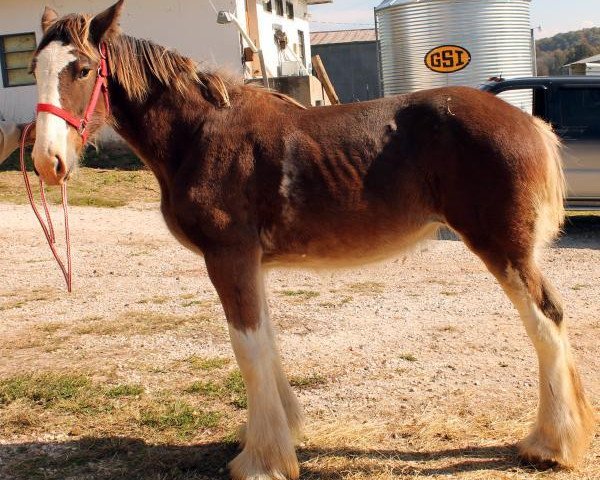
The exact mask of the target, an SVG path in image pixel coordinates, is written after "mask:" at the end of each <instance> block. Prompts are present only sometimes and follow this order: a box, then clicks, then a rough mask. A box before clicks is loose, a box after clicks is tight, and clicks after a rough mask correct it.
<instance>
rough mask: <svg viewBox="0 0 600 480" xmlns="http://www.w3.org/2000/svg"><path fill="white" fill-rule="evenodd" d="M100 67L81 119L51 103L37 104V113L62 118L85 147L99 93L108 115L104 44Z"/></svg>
mask: <svg viewBox="0 0 600 480" xmlns="http://www.w3.org/2000/svg"><path fill="white" fill-rule="evenodd" d="M99 51H100V66H99V67H98V77H97V78H96V85H94V91H93V93H92V98H90V103H88V106H87V108H86V109H85V114H84V115H83V118H80V117H76V116H75V115H73V114H72V113H70V112H67V111H66V110H64V109H63V108H60V107H57V106H55V105H52V104H51V103H38V105H37V112H38V113H40V112H47V113H51V114H53V115H56V116H57V117H60V118H62V119H63V120H64V121H65V122H67V123H68V124H69V125H71V126H73V127H74V128H75V129H76V130H77V132H78V133H79V135H81V138H82V139H83V144H84V145H85V144H86V142H87V139H88V136H89V132H88V131H87V126H88V124H89V123H90V120H91V119H92V115H93V114H94V112H95V110H96V106H97V105H98V100H99V99H100V92H102V93H103V94H104V105H105V106H106V111H107V114H108V115H110V101H109V98H108V75H109V71H108V50H107V49H106V44H105V43H104V42H102V43H101V44H100V48H99Z"/></svg>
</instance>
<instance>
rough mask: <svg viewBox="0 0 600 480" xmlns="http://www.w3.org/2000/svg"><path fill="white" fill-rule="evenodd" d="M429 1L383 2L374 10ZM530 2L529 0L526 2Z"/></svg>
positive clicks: (394, 0)
mask: <svg viewBox="0 0 600 480" xmlns="http://www.w3.org/2000/svg"><path fill="white" fill-rule="evenodd" d="M429 1H431V0H383V2H381V3H380V4H379V5H378V6H377V7H375V10H383V9H384V8H388V7H395V6H396V5H406V4H407V3H427V2H429ZM527 1H529V2H531V0H527Z"/></svg>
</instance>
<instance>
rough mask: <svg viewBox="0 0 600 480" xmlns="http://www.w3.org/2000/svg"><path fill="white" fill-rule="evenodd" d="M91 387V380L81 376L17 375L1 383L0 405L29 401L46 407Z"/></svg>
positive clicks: (55, 374) (50, 374) (51, 374)
mask: <svg viewBox="0 0 600 480" xmlns="http://www.w3.org/2000/svg"><path fill="white" fill-rule="evenodd" d="M91 386H92V382H91V380H90V379H89V378H88V377H86V376H85V375H81V374H58V373H41V374H30V375H17V376H13V377H10V378H7V379H4V380H1V381H0V405H8V404H10V403H12V402H14V401H16V400H29V401H31V402H33V403H36V404H38V405H41V406H44V407H46V406H50V405H53V404H55V403H56V402H58V401H60V400H69V399H73V398H75V397H78V396H80V395H82V394H83V393H84V392H85V391H86V390H88V389H89V388H90V387H91Z"/></svg>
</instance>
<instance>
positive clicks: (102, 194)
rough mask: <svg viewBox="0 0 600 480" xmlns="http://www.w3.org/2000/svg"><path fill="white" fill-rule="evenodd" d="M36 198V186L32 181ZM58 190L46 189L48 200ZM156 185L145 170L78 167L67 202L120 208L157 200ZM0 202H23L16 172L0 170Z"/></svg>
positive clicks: (57, 198) (56, 195) (57, 200)
mask: <svg viewBox="0 0 600 480" xmlns="http://www.w3.org/2000/svg"><path fill="white" fill-rule="evenodd" d="M32 188H33V190H34V195H36V198H39V197H38V196H39V186H38V185H37V182H32ZM60 195H61V194H60V189H58V188H48V191H47V196H48V199H49V201H50V202H52V203H60ZM159 200H160V192H159V187H158V184H157V182H156V180H155V178H154V176H153V174H152V173H151V172H149V171H145V170H139V171H121V170H98V169H92V168H79V169H78V170H77V172H76V174H75V176H74V178H73V179H72V180H71V181H70V182H69V203H70V204H71V205H78V206H92V207H108V208H114V207H121V206H124V205H128V204H129V203H132V202H144V203H148V202H158V201H159ZM0 202H3V203H17V204H24V203H27V196H26V194H25V191H24V189H23V178H22V176H21V174H20V173H19V172H13V171H11V172H2V173H0Z"/></svg>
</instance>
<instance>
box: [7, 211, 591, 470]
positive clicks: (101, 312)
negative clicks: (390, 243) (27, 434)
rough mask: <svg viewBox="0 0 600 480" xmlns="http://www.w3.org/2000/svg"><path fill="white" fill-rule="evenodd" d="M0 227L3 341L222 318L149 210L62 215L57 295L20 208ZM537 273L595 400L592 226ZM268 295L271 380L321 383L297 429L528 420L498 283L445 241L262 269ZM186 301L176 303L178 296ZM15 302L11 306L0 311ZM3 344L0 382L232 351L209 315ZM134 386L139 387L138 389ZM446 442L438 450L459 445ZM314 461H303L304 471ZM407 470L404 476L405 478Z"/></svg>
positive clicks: (507, 308)
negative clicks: (147, 319) (280, 376)
mask: <svg viewBox="0 0 600 480" xmlns="http://www.w3.org/2000/svg"><path fill="white" fill-rule="evenodd" d="M56 217H57V218H59V215H58V212H57V215H56ZM0 219H1V221H0V225H1V229H0V243H1V245H2V250H1V251H2V255H1V256H0V302H4V303H3V304H2V303H0V320H1V321H0V337H2V338H4V339H17V337H18V335H19V334H20V333H19V332H23V331H26V330H27V329H29V328H31V327H32V326H35V325H41V324H44V323H45V322H64V323H65V324H82V323H85V322H86V321H88V320H89V319H91V318H104V319H114V318H117V317H118V316H119V315H120V314H121V313H122V312H123V311H131V310H137V311H139V310H142V309H143V310H144V311H152V312H158V313H165V314H166V313H168V314H174V315H191V314H195V313H198V314H199V315H200V314H203V315H206V314H209V315H210V316H211V318H212V317H214V318H217V319H218V318H220V317H221V315H222V314H221V310H220V306H219V304H218V301H217V298H216V294H215V292H214V290H213V288H212V286H211V284H210V282H209V280H208V278H207V275H206V271H205V268H204V264H203V261H202V259H201V258H200V257H198V256H196V255H194V254H193V253H191V252H189V251H187V250H185V249H184V248H182V247H181V246H179V245H178V244H177V243H176V241H175V240H174V239H172V237H171V236H170V234H169V233H168V231H167V229H166V227H165V226H164V224H163V221H162V219H161V217H160V215H159V214H158V213H157V208H156V206H152V207H151V208H150V207H148V206H139V207H126V208H118V209H96V208H73V209H72V210H71V220H70V221H71V231H72V244H73V258H74V282H73V283H74V293H73V294H71V295H68V294H66V292H65V291H64V286H63V283H62V278H61V277H60V275H59V272H58V269H57V267H56V265H55V264H54V263H53V260H52V259H51V256H50V252H49V250H48V249H47V247H46V245H45V243H44V239H43V236H42V234H41V231H40V230H39V227H38V226H37V225H36V223H35V219H34V217H33V215H32V213H31V212H30V210H29V208H28V207H26V206H15V205H2V204H0ZM59 230H60V227H59ZM60 231H62V230H60ZM542 263H543V271H544V272H545V273H546V275H547V277H548V278H549V279H550V280H551V281H552V282H553V283H554V285H555V286H556V287H557V288H558V290H559V291H560V292H561V293H562V296H563V299H564V305H565V311H566V315H567V319H568V322H569V325H570V336H571V339H572V343H573V347H574V351H575V354H576V357H577V359H578V363H579V365H580V370H581V374H582V376H583V379H584V383H585V385H586V388H587V391H588V393H589V395H590V397H591V398H592V401H593V403H594V404H595V405H596V406H598V405H599V400H600V378H599V375H598V370H597V369H598V367H597V359H598V357H599V356H600V341H599V340H600V315H599V314H598V305H600V225H597V224H595V223H593V222H592V223H591V224H589V223H586V221H585V220H584V221H582V222H578V223H577V224H576V225H574V226H571V227H569V228H568V235H566V236H565V237H564V238H563V239H562V240H561V241H560V242H559V243H558V245H557V246H555V247H552V248H549V249H547V250H546V251H545V252H544V255H543V258H542ZM268 290H269V292H270V305H271V309H272V315H273V319H274V322H275V325H276V328H277V330H278V332H279V344H280V348H281V351H282V355H283V359H284V364H285V366H286V370H287V371H288V372H289V373H290V374H292V375H300V374H302V375H313V374H314V375H319V376H322V377H323V378H325V379H326V381H327V385H326V386H325V387H323V388H318V389H307V390H306V391H304V390H303V391H301V392H300V400H301V403H302V404H303V406H304V408H305V410H306V412H307V417H308V423H309V425H310V424H311V423H312V424H317V423H319V422H324V423H325V424H329V425H334V424H336V422H340V421H342V420H343V419H347V418H352V419H353V421H354V422H356V423H357V424H363V425H367V424H368V425H371V423H374V424H377V425H379V424H382V425H385V431H386V432H387V433H389V432H392V433H391V435H392V437H391V438H396V437H394V435H395V434H394V432H393V430H394V429H393V427H394V425H395V424H396V425H400V424H405V423H406V422H410V421H412V422H413V423H415V422H416V423H418V421H417V419H419V418H420V419H421V420H422V419H423V418H426V417H427V415H428V412H432V411H433V412H439V415H444V413H443V412H451V411H452V409H453V408H454V407H456V406H458V405H462V406H465V405H466V406H468V407H469V408H471V409H474V410H475V411H477V412H479V411H485V409H492V410H493V411H494V412H495V416H496V417H502V415H503V414H504V413H506V414H507V415H508V414H509V413H508V412H509V411H512V410H511V409H513V408H516V409H517V411H518V412H519V414H522V415H525V419H528V418H531V417H528V416H527V415H529V414H530V413H531V412H532V410H533V408H534V406H535V401H536V400H535V398H536V388H537V366H536V361H535V357H534V352H533V349H532V347H531V346H530V343H529V341H528V340H527V338H526V335H525V332H524V329H523V328H522V326H521V324H520V321H519V319H518V316H517V314H516V312H515V311H514V310H513V308H512V306H511V305H510V304H509V302H508V300H507V298H506V297H505V296H504V295H503V293H502V291H501V289H500V287H499V286H498V284H497V283H496V282H495V280H494V279H493V278H492V276H491V275H490V274H489V273H488V272H487V270H486V269H485V267H484V266H483V264H482V263H481V262H480V261H479V259H478V258H476V257H475V256H474V255H473V254H471V253H470V252H469V251H468V250H467V249H466V248H465V246H464V245H463V244H462V243H461V242H458V241H453V240H431V241H428V242H426V243H424V244H422V245H420V246H419V247H417V248H416V249H415V250H414V251H412V252H410V253H409V254H407V255H406V256H401V257H398V258H393V259H390V260H389V261H387V262H385V263H383V264H377V265H369V266H365V267H362V268H359V269H352V270H336V271H324V272H321V271H320V272H313V271H304V270H274V271H272V272H270V274H269V280H268ZM192 297H193V299H194V301H191V302H187V303H184V302H182V300H181V299H182V298H192ZM15 301H17V302H18V305H17V304H12V305H11V304H10V302H15ZM1 305H4V307H2V306H1ZM15 305H16V306H15ZM10 343H11V341H8V340H7V341H6V342H5V343H4V344H3V346H2V347H1V348H0V358H4V360H0V376H7V375H12V374H15V373H19V372H22V371H24V370H31V369H34V370H35V369H48V368H54V369H57V368H63V367H64V368H69V367H72V366H73V365H77V366H78V367H79V368H87V369H99V370H103V369H107V368H112V369H113V370H115V371H116V372H117V374H118V375H119V376H120V377H121V378H123V379H128V380H134V381H139V380H140V376H141V375H142V374H141V373H140V371H139V369H137V367H136V366H137V365H139V363H140V362H141V361H142V360H143V361H144V362H146V363H152V364H155V365H168V364H169V362H173V361H176V360H181V359H183V358H186V357H189V356H190V355H200V356H205V357H210V356H226V357H231V356H232V355H231V351H230V347H229V344H228V341H227V335H226V326H225V322H224V321H222V322H220V321H217V322H216V323H214V324H211V326H210V328H204V327H202V326H199V328H198V330H197V332H195V333H193V334H191V335H189V336H188V337H186V338H183V339H182V338H177V339H175V338H174V337H172V336H171V335H169V333H168V332H165V333H164V334H158V335H153V336H150V337H148V336H139V335H137V336H136V335H132V336H126V335H125V336H116V337H92V338H87V337H85V338H84V337H82V338H81V340H80V341H79V342H78V343H77V345H76V346H75V347H73V348H72V349H70V350H68V351H63V350H57V351H44V350H43V349H39V350H35V355H33V354H32V350H31V349H20V348H17V347H15V345H11V344H10ZM144 381H145V382H146V383H147V384H149V385H151V384H152V382H153V381H154V380H153V379H152V378H148V379H145V380H144ZM160 381H161V380H158V379H157V380H156V382H160ZM461 408H462V407H461ZM439 415H438V416H439ZM438 420H439V419H438ZM344 421H345V420H344ZM421 423H423V422H421ZM524 425H525V426H526V423H525V424H524ZM365 429H366V430H368V428H367V427H365ZM310 430H311V427H309V431H310ZM365 435H368V433H366V434H365ZM490 435H493V434H492V433H490ZM518 435H520V432H518V433H515V437H514V438H513V439H512V441H515V440H517V439H518ZM376 438H380V437H379V436H377V437H376ZM376 438H374V440H373V442H375V443H376V442H377V441H379V440H377V439H376ZM25 440H29V441H31V440H34V439H24V438H20V439H11V438H4V439H1V443H5V444H10V443H11V442H17V441H25ZM35 440H37V441H39V440H40V439H39V438H38V439H35ZM53 440H59V441H60V440H61V438H60V436H58V438H54V439H53ZM463 440H464V439H463ZM390 441H391V440H390ZM457 442H458V443H457ZM457 442H455V443H454V444H452V442H450V446H452V445H454V446H460V445H458V444H460V443H461V440H460V439H459V440H457ZM599 443H600V439H598V438H596V441H595V445H594V448H593V451H592V453H591V454H590V456H589V458H588V460H587V462H586V466H584V468H583V470H582V471H581V472H580V473H579V474H577V475H575V476H572V477H571V476H570V477H569V478H595V477H594V476H593V475H594V474H592V473H589V472H592V471H594V472H598V470H595V468H597V465H598V464H599V463H600V445H598V444H599ZM366 446H369V442H367V443H366ZM377 446H378V445H373V447H374V448H377ZM0 456H1V454H0ZM400 460H401V459H400ZM314 462H315V460H314V459H310V458H309V459H307V460H305V463H306V464H307V465H309V466H310V465H312V464H313V463H314ZM317 463H318V462H317ZM0 465H1V462H0ZM349 468H350V469H351V468H352V467H349ZM481 468H482V469H483V470H485V468H484V467H481ZM493 470H494V469H492V470H490V471H493ZM469 471H470V472H472V471H473V468H470V469H469ZM485 471H487V470H485ZM440 472H441V473H440ZM440 472H437V473H439V475H440V478H442V477H444V475H446V474H447V473H450V472H453V473H450V475H451V477H452V478H459V477H460V478H463V476H461V475H462V474H461V473H460V469H459V471H458V472H456V471H453V470H449V471H448V472H446V471H444V470H440ZM586 472H588V473H586ZM421 473H422V472H421ZM434 473H435V472H434ZM437 473H436V474H437ZM365 475H366V476H364V477H360V476H359V477H356V478H369V477H370V476H371V478H405V477H403V476H402V475H403V474H401V473H390V476H389V477H383V476H382V477H379V476H376V475H368V474H365ZM502 475H507V474H506V473H502V474H498V473H497V472H493V473H490V474H489V476H482V477H481V478H509V477H508V476H502ZM515 475H516V477H514V478H517V477H518V478H521V477H519V475H517V474H515ZM0 476H1V475H0ZM414 476H419V475H416V474H414V472H413V473H411V474H410V475H409V476H407V477H406V478H413V477H414ZM427 476H429V477H435V475H433V474H430V475H427ZM467 477H468V478H471V477H470V476H468V475H467V474H466V473H464V478H467ZM6 478H8V477H6ZM307 478H308V477H307ZM310 478H313V477H310ZM314 478H321V477H320V476H319V475H317V476H316V477H314ZM322 478H325V476H323V477H322ZM326 478H346V477H341V476H340V477H326ZM347 478H355V477H351V476H350V477H347ZM436 478H437V477H436ZM444 478H447V477H444ZM473 478H475V477H473ZM478 478H479V477H478ZM510 478H513V477H512V476H511V477H510ZM524 478H527V476H525V477H524ZM561 478H562V477H561ZM565 478H566V477H565Z"/></svg>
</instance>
